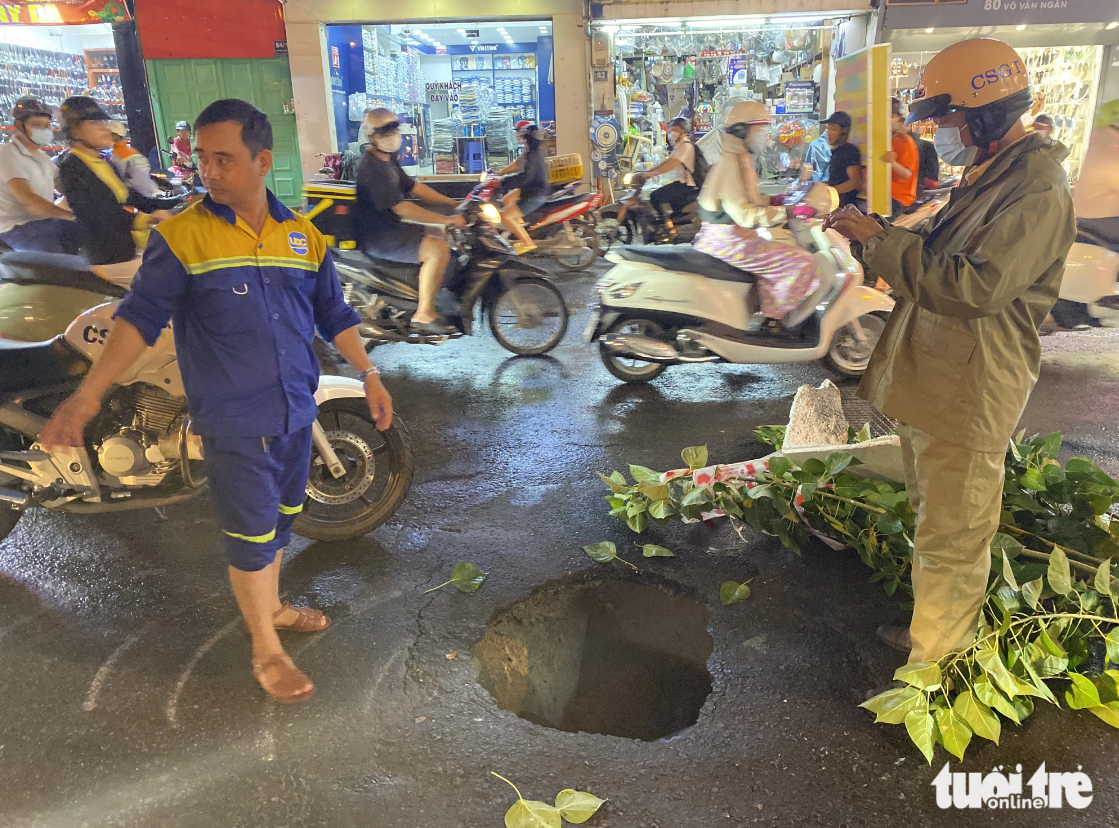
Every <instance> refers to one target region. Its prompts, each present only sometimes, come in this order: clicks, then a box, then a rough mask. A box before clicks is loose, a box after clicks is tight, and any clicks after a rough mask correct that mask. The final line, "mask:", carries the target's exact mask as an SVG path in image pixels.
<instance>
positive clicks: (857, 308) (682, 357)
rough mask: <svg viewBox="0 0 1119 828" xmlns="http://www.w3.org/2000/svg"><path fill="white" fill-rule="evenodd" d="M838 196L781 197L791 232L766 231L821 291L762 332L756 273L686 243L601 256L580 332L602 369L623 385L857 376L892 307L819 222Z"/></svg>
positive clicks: (817, 191)
mask: <svg viewBox="0 0 1119 828" xmlns="http://www.w3.org/2000/svg"><path fill="white" fill-rule="evenodd" d="M838 202H839V197H838V195H837V194H836V192H835V190H834V189H832V188H831V187H828V186H827V185H826V184H816V185H814V186H813V187H812V189H811V190H809V191H808V193H807V194H805V193H804V192H800V193H795V194H793V195H791V196H790V197H788V198H787V199H786V201H785V206H786V208H787V211H788V214H789V221H788V229H787V230H778V229H773V228H771V229H770V230H769V231H760V232H763V233H768V234H769V235H770V236H771V237H773V238H778V237H779V236H787V237H788V239H789V240H790V241H791V242H792V243H795V244H798V245H800V246H801V247H803V248H804V249H805V250H808V251H810V252H812V253H813V254H815V256H816V260H817V262H818V263H819V266H820V272H821V273H822V278H821V280H820V286H819V288H818V289H817V290H816V291H814V292H813V293H812V294H811V295H810V296H808V297H807V298H805V299H804V301H802V302H801V303H800V305H798V306H797V308H795V309H794V310H793V311H791V312H790V313H789V315H788V316H787V317H786V318H785V320H784V329H783V330H782V331H780V332H772V331H766V330H762V329H761V328H760V325H759V324H758V323H759V322H760V321H763V320H761V319H760V314H759V313H758V311H759V310H760V303H759V301H758V296H757V290H756V288H755V285H754V276H753V275H752V274H750V273H747V272H746V271H743V270H739V269H738V268H736V267H732V266H731V265H728V264H726V263H725V262H722V261H720V260H719V259H716V258H713V257H711V256H708V255H706V254H704V253H700V252H699V251H697V250H694V249H693V248H691V247H690V246H688V245H676V246H660V247H622V248H620V249H618V250H615V251H611V252H610V253H608V254H607V256H606V258H607V259H609V260H610V261H612V262H615V263H616V267H614V268H613V269H611V270H610V271H609V272H607V273H606V275H604V276H603V277H602V278H601V279H600V280H599V281H598V283H597V284H596V285H595V287H594V294H595V296H594V298H595V302H594V304H593V305H592V310H593V316H592V319H591V322H590V324H589V325H588V326H587V329H586V331H585V333H584V339H585V340H586V341H587V342H594V341H597V342H598V344H599V354H600V356H601V357H602V361H603V364H605V366H606V369H607V370H608V371H610V373H611V374H613V375H614V376H615V377H617V378H618V379H620V380H622V381H623V382H634V383H636V382H649V381H651V380H653V379H655V378H656V377H658V376H660V375H661V373H662V372H663V371H664V370H665V369H666V368H667V367H668V366H669V365H680V364H686V363H691V362H731V363H737V364H747V365H761V364H778V363H792V362H811V361H814V360H817V359H821V358H823V359H826V360H827V361H828V362H829V363H830V364H831V365H832V366H833V367H835V368H836V370H838V371H839V372H840V373H843V374H846V375H848V376H859V375H861V374H862V373H864V372H865V371H866V366H867V364H868V363H869V362H870V356H871V354H872V353H873V352H874V347H875V345H877V344H878V340H879V338H880V337H881V335H882V332H883V330H884V329H885V325H886V319H887V318H888V316H889V313H890V311H891V310H893V307H894V300H893V299H891V298H890V297H888V296H886V295H884V294H883V293H881V292H879V291H877V290H874V289H873V288H868V287H865V286H863V284H862V281H863V280H862V272H861V269H860V268H858V266H857V265H856V264H855V262H853V261H852V260H851V258H850V257H849V256H848V255H847V254H846V253H845V252H844V249H843V247H844V246H843V245H842V244H841V242H840V241H839V237H838V235H837V234H835V232H834V231H828V232H827V233H825V231H824V229H823V219H824V217H825V216H827V215H828V214H829V213H830V212H832V210H834V209H835V208H836V207H837V206H838Z"/></svg>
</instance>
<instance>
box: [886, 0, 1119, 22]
mask: <svg viewBox="0 0 1119 828" xmlns="http://www.w3.org/2000/svg"><path fill="white" fill-rule="evenodd" d="M1116 19H1119V7H1117V6H1116V2H1115V0H1024V1H1023V0H1017V1H1016V0H886V4H885V9H884V10H883V17H882V28H884V29H924V28H934V29H935V28H943V27H946V26H951V27H952V28H970V27H973V26H1020V25H1023V24H1026V25H1030V24H1034V25H1036V24H1038V23H1110V22H1112V21H1114V20H1116Z"/></svg>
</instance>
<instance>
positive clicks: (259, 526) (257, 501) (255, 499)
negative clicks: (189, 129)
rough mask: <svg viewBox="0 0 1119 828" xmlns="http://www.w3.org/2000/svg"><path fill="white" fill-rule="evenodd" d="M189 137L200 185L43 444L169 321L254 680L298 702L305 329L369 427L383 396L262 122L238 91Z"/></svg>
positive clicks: (307, 430) (306, 460)
mask: <svg viewBox="0 0 1119 828" xmlns="http://www.w3.org/2000/svg"><path fill="white" fill-rule="evenodd" d="M195 135H196V142H197V143H196V152H197V155H198V160H199V172H200V174H201V176H202V180H203V182H204V183H205V186H206V189H207V191H208V193H209V195H208V196H207V197H206V198H205V199H204V200H203V201H202V202H201V203H200V204H197V205H195V206H194V207H192V208H191V209H189V210H187V211H185V212H183V213H181V214H180V215H178V216H175V217H174V218H171V219H168V220H167V221H165V222H163V223H162V224H160V226H159V227H158V230H157V231H156V232H153V233H152V236H151V239H150V241H149V242H148V246H147V250H146V251H145V253H144V262H143V264H142V265H141V267H140V270H139V271H138V273H137V274H136V278H135V280H134V281H133V283H132V288H131V290H130V292H129V294H128V296H126V297H125V298H124V300H123V301H122V302H121V304H120V306H119V308H118V309H117V312H116V322H115V324H114V326H113V330H112V333H111V334H110V336H109V338H108V340H107V342H106V344H105V350H104V351H103V352H102V354H101V356H100V358H99V359H98V360H97V362H96V363H95V364H94V366H93V368H92V369H91V370H90V372H89V374H88V375H87V376H86V378H85V379H84V380H83V382H82V384H81V386H80V387H79V389H78V390H77V392H75V394H74V396H73V397H71V398H70V399H69V400H67V401H66V403H64V404H63V405H62V406H60V407H59V409H58V411H57V413H56V414H55V415H54V417H52V418H51V420H50V422H48V423H47V425H46V427H45V428H44V429H43V433H42V436H41V441H42V443H43V444H45V445H47V446H53V445H70V446H80V445H82V444H83V442H84V440H83V429H84V427H85V425H86V424H87V423H88V422H89V421H90V420H91V419H92V418H93V417H94V416H96V414H97V412H98V411H99V410H100V407H101V398H102V397H103V396H104V394H105V392H106V391H107V390H108V389H109V387H110V386H111V385H112V384H113V382H114V381H115V380H116V378H117V377H118V376H120V374H122V373H123V372H124V371H125V370H127V369H128V368H129V366H131V365H132V364H133V363H134V362H135V361H136V359H137V358H138V357H139V356H140V355H141V354H142V353H143V351H144V349H145V348H146V347H148V346H150V345H152V344H154V343H155V341H156V339H157V338H158V336H159V333H160V331H161V330H162V329H163V328H164V327H165V326H166V325H167V322H168V321H169V320H172V319H173V320H174V323H175V324H174V333H175V346H176V350H177V352H178V360H179V367H180V370H181V371H182V376H183V385H184V386H185V388H186V392H187V399H188V405H189V408H190V413H191V417H192V422H193V428H194V430H195V431H197V432H198V433H199V434H200V435H201V436H202V440H203V452H204V454H205V458H206V472H207V476H208V477H209V482H210V490H211V494H212V497H213V503H214V508H215V511H216V512H217V514H218V519H219V522H220V523H221V527H222V529H223V530H224V531H225V534H226V542H227V543H226V553H227V556H228V558H229V564H230V566H229V578H230V582H231V584H232V586H233V594H234V596H235V597H236V599H237V603H238V606H239V607H240V608H241V613H242V615H243V616H244V619H245V624H246V626H247V627H248V629H249V633H250V634H251V636H252V643H253V675H254V676H255V677H256V679H257V681H258V682H260V685H261V687H263V688H264V690H265V691H266V692H267V693H268V694H269V695H270V696H272V697H273V698H275V699H276V700H277V701H281V702H296V701H303V700H304V699H306V698H309V697H310V695H311V692H312V690H313V685H312V684H311V681H310V680H309V679H308V678H307V676H305V675H304V674H303V673H302V672H301V671H300V670H299V668H298V667H296V666H295V664H294V663H293V662H292V660H291V659H290V658H289V657H288V655H287V654H286V653H285V652H284V650H283V647H282V646H281V644H280V640H279V638H278V637H277V635H276V630H277V629H288V630H296V631H299V632H317V631H319V630H323V629H326V627H327V626H328V625H329V623H330V620H329V619H328V618H327V617H326V616H325V615H324V614H323V613H321V612H318V611H317V610H312V609H309V608H306V607H299V608H296V607H292V606H290V605H289V604H281V603H280V598H279V578H280V558H281V555H282V552H283V547H284V546H285V545H286V544H287V542H288V539H289V538H290V536H291V525H292V522H293V521H294V519H295V515H296V514H297V513H298V512H299V511H300V510H301V508H302V505H303V500H304V492H305V488H306V485H307V476H308V468H309V465H310V456H311V427H312V424H313V423H314V421H315V417H316V414H317V406H316V404H315V399H314V393H315V389H316V388H317V386H318V377H319V371H318V362H317V360H316V358H315V355H314V352H313V351H312V341H313V339H314V335H315V328H316V327H317V328H318V330H319V333H320V334H321V335H322V336H323V338H324V339H327V340H333V342H334V344H335V346H336V347H337V348H338V350H339V352H340V353H341V354H342V355H343V356H344V357H345V358H346V360H347V361H348V362H349V363H350V364H351V365H352V366H353V367H354V368H355V369H356V370H357V371H358V372H359V377H360V378H361V379H362V380H363V382H364V383H365V389H366V397H367V399H368V402H369V409H370V413H371V414H372V416H373V419H374V420H375V422H376V424H377V428H379V429H382V430H383V429H386V428H388V427H389V425H390V424H391V422H392V399H391V398H390V397H389V394H388V392H387V391H386V390H385V388H384V386H383V385H382V384H381V381H380V378H379V376H378V374H377V371H376V369H375V368H373V367H372V366H371V365H370V363H369V358H368V356H367V355H366V353H365V349H364V347H363V346H362V343H361V338H360V337H359V336H358V333H357V329H356V327H355V326H356V325H357V324H358V322H359V321H360V320H359V317H358V315H357V313H356V312H355V311H354V310H353V309H352V308H350V307H349V306H348V305H347V304H346V302H345V300H344V299H343V297H342V288H341V285H340V284H339V283H338V277H337V275H336V273H335V271H334V264H333V262H332V261H331V258H330V254H329V252H328V251H327V249H326V243H325V242H324V240H323V238H322V236H321V235H320V234H319V232H318V231H317V230H316V229H315V228H314V227H313V226H312V225H311V222H309V221H307V220H306V219H304V218H303V217H302V216H299V215H296V214H295V213H293V212H291V211H290V210H288V209H287V208H286V207H284V206H283V205H282V204H280V202H279V201H277V200H276V197H275V196H274V195H273V194H272V193H271V192H269V191H268V189H267V187H265V184H264V179H265V176H266V175H267V174H268V170H269V168H270V167H271V164H272V153H271V149H272V127H271V125H270V124H269V122H268V118H267V117H266V116H265V115H264V113H263V112H261V111H260V110H258V109H256V108H255V107H253V106H252V105H251V104H249V103H246V102H245V101H239V100H222V101H216V102H215V103H212V104H210V106H208V107H206V109H205V110H204V111H203V112H202V114H201V115H199V116H198V120H197V121H196V122H195Z"/></svg>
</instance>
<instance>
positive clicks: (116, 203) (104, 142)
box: [58, 95, 171, 286]
mask: <svg viewBox="0 0 1119 828" xmlns="http://www.w3.org/2000/svg"><path fill="white" fill-rule="evenodd" d="M60 112H61V117H62V132H63V135H64V136H65V137H66V138H67V140H69V142H70V149H69V150H68V151H67V153H66V155H65V157H64V158H63V159H62V161H61V162H60V163H59V165H58V168H59V178H60V180H61V184H62V192H63V194H64V195H65V196H66V201H67V203H68V204H69V205H70V209H71V210H73V211H74V216H75V217H76V218H77V221H78V230H79V232H80V235H81V239H82V247H83V249H84V251H85V253H86V256H87V257H88V258H89V262H90V264H91V265H93V268H92V269H93V270H94V272H96V273H97V275H99V276H101V277H102V278H104V279H107V280H109V281H110V282H114V283H116V284H119V285H122V286H127V285H128V284H130V283H131V281H132V277H133V275H135V273H136V269H137V268H138V267H139V265H140V260H139V258H138V257H137V248H138V247H139V248H142V247H143V246H144V244H146V242H147V230H148V228H150V227H151V226H152V225H153V224H156V223H158V222H159V221H161V220H163V219H165V218H169V217H170V215H171V214H170V213H169V212H168V211H167V210H166V209H163V208H165V207H167V206H170V205H169V204H166V203H164V202H162V201H161V200H159V199H154V198H148V197H146V196H142V195H140V194H139V193H137V192H136V191H135V190H129V189H128V187H127V185H125V183H124V182H123V181H121V179H120V176H119V175H118V174H117V171H116V170H115V169H114V168H113V165H112V164H110V163H109V162H108V161H106V160H105V158H104V157H103V155H102V152H103V151H104V150H106V149H112V146H113V133H112V132H111V131H110V129H109V121H110V120H111V119H110V118H109V115H108V114H107V113H106V112H105V110H103V109H102V108H101V106H100V105H99V104H98V103H97V101H95V100H94V99H93V98H88V97H85V96H81V95H78V96H75V97H72V98H67V99H66V100H65V101H63V102H62V107H61V109H60ZM134 233H135V234H136V237H134V235H133V234H134Z"/></svg>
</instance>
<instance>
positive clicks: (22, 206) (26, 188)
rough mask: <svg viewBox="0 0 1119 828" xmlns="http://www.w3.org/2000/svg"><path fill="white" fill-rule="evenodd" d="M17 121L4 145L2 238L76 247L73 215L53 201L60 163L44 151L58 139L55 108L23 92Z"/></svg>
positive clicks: (28, 245) (55, 249) (64, 249)
mask: <svg viewBox="0 0 1119 828" xmlns="http://www.w3.org/2000/svg"><path fill="white" fill-rule="evenodd" d="M12 121H13V122H14V123H15V127H16V128H15V134H14V135H13V136H12V140H11V141H9V142H8V143H6V144H4V145H2V146H0V241H3V242H4V243H5V244H7V245H8V246H9V247H11V248H12V249H13V250H37V251H43V252H49V253H71V254H73V253H77V252H78V228H77V226H76V225H75V224H74V222H73V218H74V215H73V213H71V212H70V211H69V210H67V209H66V208H65V207H59V206H58V205H56V204H55V203H54V191H55V189H57V186H56V185H57V180H58V168H57V167H55V165H54V162H53V161H52V160H51V158H50V156H49V155H47V154H46V153H45V152H43V147H45V146H47V145H48V144H50V143H51V141H52V140H53V139H54V130H53V129H52V128H51V111H50V109H49V108H47V107H46V106H44V105H43V104H42V103H40V102H39V101H38V100H36V99H35V98H31V97H25V98H20V99H19V100H18V101H16V105H15V106H14V107H13V108H12Z"/></svg>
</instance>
